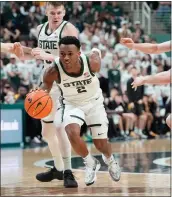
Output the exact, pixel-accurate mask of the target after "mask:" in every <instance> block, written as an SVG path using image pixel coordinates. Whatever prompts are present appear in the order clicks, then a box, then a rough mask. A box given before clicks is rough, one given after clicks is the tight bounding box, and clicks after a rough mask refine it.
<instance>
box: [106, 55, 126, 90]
mask: <svg viewBox="0 0 172 197" xmlns="http://www.w3.org/2000/svg"><path fill="white" fill-rule="evenodd" d="M120 64H123V62H122V61H119V56H118V54H117V53H115V54H114V55H113V62H112V68H110V69H109V70H108V79H109V89H112V88H114V87H116V88H117V89H120V85H121V72H120Z"/></svg>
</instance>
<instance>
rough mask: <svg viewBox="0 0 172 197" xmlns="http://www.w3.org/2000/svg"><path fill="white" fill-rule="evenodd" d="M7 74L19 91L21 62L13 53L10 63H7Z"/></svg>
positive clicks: (15, 88)
mask: <svg viewBox="0 0 172 197" xmlns="http://www.w3.org/2000/svg"><path fill="white" fill-rule="evenodd" d="M7 74H8V77H9V81H10V83H11V85H12V87H13V88H14V90H15V91H16V92H17V90H18V88H19V86H20V80H21V78H20V76H21V72H20V67H19V63H18V62H17V58H16V56H15V55H13V54H11V56H10V63H9V64H8V65H7Z"/></svg>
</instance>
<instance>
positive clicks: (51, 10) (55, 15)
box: [46, 5, 65, 26]
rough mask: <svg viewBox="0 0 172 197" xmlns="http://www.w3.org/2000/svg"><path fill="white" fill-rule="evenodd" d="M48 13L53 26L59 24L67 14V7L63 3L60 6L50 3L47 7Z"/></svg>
mask: <svg viewBox="0 0 172 197" xmlns="http://www.w3.org/2000/svg"><path fill="white" fill-rule="evenodd" d="M46 15H47V17H48V22H49V24H50V25H51V26H58V25H59V24H60V23H61V22H62V20H63V17H64V16H65V8H64V6H63V5H61V6H58V7H54V6H52V5H48V6H47V8H46Z"/></svg>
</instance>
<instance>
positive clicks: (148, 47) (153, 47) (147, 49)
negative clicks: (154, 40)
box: [131, 43, 158, 54]
mask: <svg viewBox="0 0 172 197" xmlns="http://www.w3.org/2000/svg"><path fill="white" fill-rule="evenodd" d="M131 48H132V49H134V50H139V51H141V52H143V53H147V54H152V53H154V54H155V53H158V45H157V44H150V43H139V44H138V43H133V45H132V47H131Z"/></svg>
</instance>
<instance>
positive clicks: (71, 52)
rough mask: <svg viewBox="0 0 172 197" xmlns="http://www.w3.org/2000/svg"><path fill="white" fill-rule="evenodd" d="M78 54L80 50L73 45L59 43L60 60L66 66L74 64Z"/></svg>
mask: <svg viewBox="0 0 172 197" xmlns="http://www.w3.org/2000/svg"><path fill="white" fill-rule="evenodd" d="M79 56H80V51H79V49H78V48H77V47H76V46H75V45H73V44H71V45H64V44H61V45H60V60H61V62H62V64H63V65H65V66H66V67H68V68H69V67H72V66H74V65H75V64H76V63H77V61H78V58H79Z"/></svg>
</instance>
